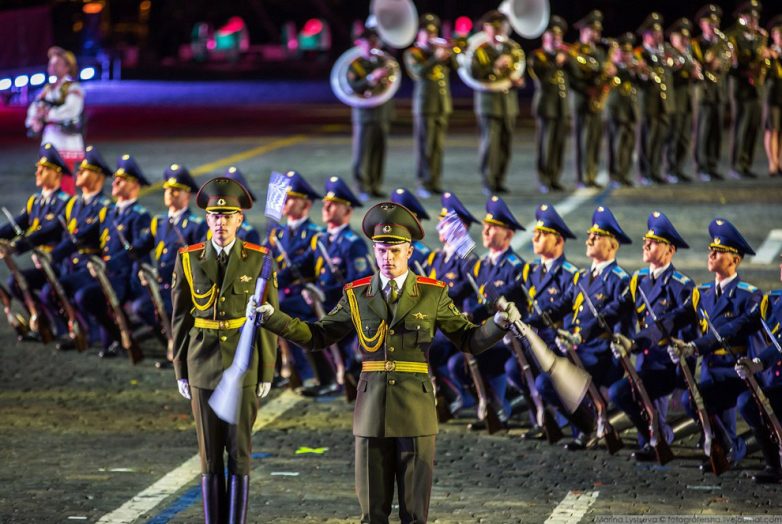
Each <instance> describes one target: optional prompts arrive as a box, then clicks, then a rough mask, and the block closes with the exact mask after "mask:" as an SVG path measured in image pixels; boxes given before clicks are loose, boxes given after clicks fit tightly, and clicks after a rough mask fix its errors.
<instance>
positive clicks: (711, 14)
mask: <svg viewBox="0 0 782 524" xmlns="http://www.w3.org/2000/svg"><path fill="white" fill-rule="evenodd" d="M721 18H722V9H721V8H720V7H719V6H716V5H714V4H706V5H705V6H703V7H701V8H700V9H698V12H697V13H695V19H696V20H704V19H706V20H708V19H711V20H713V21H715V22H719V21H720V19H721Z"/></svg>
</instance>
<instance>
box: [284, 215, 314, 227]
mask: <svg viewBox="0 0 782 524" xmlns="http://www.w3.org/2000/svg"><path fill="white" fill-rule="evenodd" d="M307 218H309V217H306V216H305V217H301V218H299V219H298V220H288V223H287V224H285V225H286V226H288V227H289V228H291V229H294V230H295V229H299V226H300V225H302V224H303V223H304V222H306V221H307Z"/></svg>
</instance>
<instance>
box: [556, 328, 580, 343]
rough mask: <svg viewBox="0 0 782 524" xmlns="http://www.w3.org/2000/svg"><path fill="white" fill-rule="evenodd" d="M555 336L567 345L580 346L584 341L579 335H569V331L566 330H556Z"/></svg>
mask: <svg viewBox="0 0 782 524" xmlns="http://www.w3.org/2000/svg"><path fill="white" fill-rule="evenodd" d="M557 335H558V336H559V337H560V338H561V339H562V340H564V341H566V342H567V343H569V344H571V345H573V346H578V345H579V344H581V343H582V342H583V341H584V340H583V339H582V338H581V333H571V332H570V331H568V330H566V329H558V330H557Z"/></svg>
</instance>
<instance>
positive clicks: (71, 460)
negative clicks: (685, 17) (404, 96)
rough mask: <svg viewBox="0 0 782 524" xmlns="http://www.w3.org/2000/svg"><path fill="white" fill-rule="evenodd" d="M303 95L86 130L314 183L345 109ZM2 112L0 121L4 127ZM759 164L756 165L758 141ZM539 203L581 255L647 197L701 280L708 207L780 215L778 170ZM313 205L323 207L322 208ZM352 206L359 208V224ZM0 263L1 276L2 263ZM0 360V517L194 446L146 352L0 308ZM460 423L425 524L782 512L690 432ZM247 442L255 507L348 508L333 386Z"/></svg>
mask: <svg viewBox="0 0 782 524" xmlns="http://www.w3.org/2000/svg"><path fill="white" fill-rule="evenodd" d="M465 105H466V104H464V103H462V104H461V106H462V107H464V106H465ZM315 107H318V108H320V109H317V111H314V110H313V108H312V107H309V108H308V107H300V108H295V107H293V108H291V107H286V108H284V111H283V110H281V109H280V108H279V107H278V108H263V107H256V108H254V109H253V111H255V112H256V113H257V114H258V115H267V117H265V118H268V120H267V119H264V117H263V116H259V120H258V121H257V126H258V130H257V132H255V133H250V132H248V130H247V128H246V127H243V128H242V132H241V133H237V134H236V135H234V134H231V133H230V126H226V123H225V121H224V118H222V117H223V116H225V114H223V113H221V112H220V109H219V108H218V109H210V110H208V112H205V113H204V114H202V115H200V116H199V117H198V121H199V122H207V123H208V122H210V121H211V122H213V123H214V126H211V127H210V126H208V125H207V127H206V128H204V127H203V126H199V127H198V128H193V129H192V130H190V131H188V129H186V128H183V126H179V127H177V128H176V129H177V132H176V133H171V127H168V124H169V123H168V122H164V123H163V124H165V125H160V126H158V125H156V120H154V116H155V114H154V111H152V112H149V113H144V117H143V118H142V117H140V116H139V115H138V114H136V113H137V110H136V109H132V110H127V109H125V110H123V109H122V108H111V109H110V111H113V112H112V113H103V115H104V116H103V117H102V118H104V122H106V121H107V120H105V119H108V118H109V116H106V115H111V116H112V118H113V117H114V116H116V115H118V114H119V115H125V117H127V118H128V120H129V121H132V122H133V126H129V127H128V129H127V132H126V133H125V134H124V135H123V133H122V129H121V128H122V126H121V125H118V124H117V123H116V122H115V121H113V120H112V125H111V126H106V127H105V128H103V130H102V131H101V128H100V127H97V128H95V131H94V133H93V135H92V136H91V138H90V140H91V141H92V142H94V143H95V144H96V145H98V147H100V149H101V150H102V151H103V153H104V156H106V157H107V158H109V159H113V158H114V157H115V156H117V155H119V154H122V153H125V152H130V153H133V154H134V155H135V156H136V157H137V159H138V161H139V163H140V165H141V166H142V168H143V169H144V170H145V172H146V173H147V174H148V176H149V177H151V178H156V179H157V178H159V177H160V176H161V175H162V172H163V169H164V168H165V166H166V165H167V164H168V163H171V162H178V163H184V164H186V165H187V166H189V167H190V168H191V169H193V170H195V172H197V173H198V174H199V175H200V177H201V180H205V179H206V177H207V176H208V175H214V174H219V173H221V172H222V171H223V170H224V169H225V167H227V166H228V165H230V164H233V163H235V164H236V165H239V166H240V167H241V168H242V169H243V170H244V172H245V173H247V174H249V178H250V181H251V183H252V185H253V187H254V189H255V190H256V192H258V193H260V194H263V193H264V187H265V186H266V183H267V180H268V176H269V172H270V171H271V170H286V169H292V168H293V169H297V170H299V171H300V172H301V173H302V174H304V176H305V177H307V178H308V179H309V180H310V181H311V182H313V184H314V185H315V186H316V187H322V184H323V181H324V180H325V178H326V177H328V176H331V175H341V176H348V173H349V166H350V139H349V132H350V130H349V127H348V126H346V125H345V120H344V119H342V118H343V117H345V116H347V114H346V112H345V111H344V110H343V109H342V108H339V107H336V106H331V105H328V104H326V105H323V106H315ZM403 107H404V106H403ZM106 111H109V109H107V110H106ZM123 111H125V112H124V113H123ZM204 111H207V110H204ZM286 111H287V112H289V117H290V118H283V119H281V118H280V114H281V113H285V112H286ZM318 111H320V113H318V114H312V113H313V112H318ZM114 112H116V113H114ZM0 113H2V112H0ZM16 113H18V111H16V112H15V111H14V110H9V112H7V113H3V114H0V120H2V119H3V118H5V117H7V118H11V119H13V118H16V116H14V115H16ZM8 115H11V116H8ZM268 115H273V116H268ZM471 118H472V115H471V113H470V112H469V111H460V112H459V113H457V115H456V116H455V121H456V123H457V124H456V125H455V127H456V131H455V132H454V133H452V134H451V136H449V139H448V143H447V153H446V159H445V164H446V167H445V173H446V174H445V177H446V186H447V187H448V188H450V189H452V190H453V191H455V192H457V193H458V194H459V195H460V196H461V197H462V199H463V200H464V202H465V203H466V204H467V206H468V207H469V208H470V209H471V210H472V211H473V213H475V214H480V213H481V212H482V207H483V203H484V201H485V199H484V197H483V196H482V195H481V193H480V183H479V178H478V176H477V159H476V151H477V132H476V131H475V130H474V129H473V128H472V127H470V126H471V124H470V121H471V120H470V119H471ZM408 121H409V117H406V116H405V115H404V114H402V115H400V124H399V125H398V126H397V127H396V128H395V134H394V136H393V137H392V138H391V141H390V148H389V154H388V165H387V183H386V187H387V189H392V188H394V187H397V186H400V185H404V186H408V187H412V183H413V179H414V177H413V175H412V168H413V160H412V149H411V147H412V146H411V139H410V137H409V127H407V122H408ZM5 124H7V121H5ZM8 127H9V126H4V125H3V123H2V122H0V128H4V129H7V128H8ZM185 127H186V126H185ZM726 145H727V144H726ZM35 149H36V148H35V146H34V145H33V144H31V143H25V142H22V141H20V140H8V141H3V143H2V144H0V158H2V166H3V175H2V177H3V178H2V182H0V183H2V191H0V205H4V206H7V207H9V208H11V209H12V210H13V209H18V208H19V207H20V206H21V203H22V201H23V198H24V196H25V195H28V194H29V193H30V192H31V191H33V184H32V176H31V173H32V164H33V163H34V161H35V160H36V154H35ZM533 150H534V144H533V132H532V128H531V125H530V122H528V121H521V122H520V123H519V127H518V132H517V135H516V139H515V141H514V159H513V164H512V169H511V173H510V175H509V178H508V185H509V187H510V188H511V189H512V191H513V193H512V195H510V196H509V197H508V199H507V201H508V203H509V204H510V206H511V208H512V209H513V210H514V212H515V213H516V214H517V217H518V218H519V220H520V221H521V222H522V223H529V222H530V221H531V220H532V219H533V210H534V206H535V205H536V204H537V203H539V202H541V201H543V200H544V199H543V198H542V197H541V196H540V195H538V193H537V192H536V183H535V174H534V157H533ZM569 151H570V150H569ZM756 168H757V171H758V172H759V173H764V172H765V171H764V168H763V162H762V152H761V150H760V149H758V157H757V161H756ZM724 170H725V171H727V166H725V169H724ZM572 173H573V172H572V160H571V159H570V158H569V159H568V163H567V167H566V174H565V175H564V177H563V178H564V182H565V183H566V185H569V186H571V188H572V186H573V185H574V176H573V174H572ZM161 200H162V198H161V193H160V191H159V190H153V191H150V192H149V193H147V194H146V195H145V196H144V197H143V203H144V204H145V205H147V206H148V207H149V208H150V209H151V210H153V211H160V210H161ZM545 200H548V201H551V202H553V203H554V204H555V205H561V206H567V207H571V205H572V206H575V207H574V208H573V210H572V211H571V212H570V213H569V214H568V215H567V216H566V220H567V222H568V224H569V225H570V227H571V229H573V230H574V231H576V232H577V234H579V237H580V238H579V240H576V241H574V242H571V245H569V246H568V251H569V257H570V258H571V259H572V260H573V261H574V262H575V263H576V264H584V263H585V262H586V258H585V257H584V253H583V251H584V249H583V243H582V242H583V239H584V236H585V235H584V234H583V232H584V230H585V229H586V228H587V227H588V226H589V219H590V216H591V213H592V211H593V209H594V207H595V206H596V205H599V204H602V205H607V206H609V207H611V209H612V210H613V211H614V212H615V213H616V215H617V216H618V218H619V221H620V222H621V224H622V225H623V227H624V228H625V230H626V231H627V232H628V234H629V235H630V236H631V237H632V238H633V239H640V238H641V236H642V234H643V233H644V231H645V221H646V217H647V215H648V214H649V212H650V211H652V210H655V209H659V210H662V211H664V212H666V213H667V214H668V215H669V217H670V218H671V219H672V220H673V222H674V223H675V224H676V226H677V227H678V228H679V230H680V231H681V232H682V234H683V235H684V237H685V238H686V239H687V240H688V241H689V242H690V244H691V246H692V249H690V250H688V251H683V252H682V253H680V254H679V255H677V259H676V263H677V265H678V266H679V267H680V268H681V269H683V270H684V271H685V272H686V273H688V274H690V275H691V276H693V278H695V279H696V280H699V281H700V280H704V279H708V278H709V275H708V274H707V273H706V272H705V271H704V266H705V246H706V244H707V243H708V236H707V232H706V226H707V224H708V222H709V221H710V220H711V219H712V218H713V217H715V216H717V215H720V216H724V217H726V218H728V219H730V220H731V221H733V222H734V223H735V224H736V225H737V226H738V227H739V229H741V231H742V232H743V233H744V234H745V235H746V236H747V238H748V240H749V241H750V243H751V244H752V245H753V246H755V247H756V248H757V247H758V246H760V245H761V244H762V243H763V242H764V241H765V240H766V237H767V236H768V234H769V231H770V230H771V229H774V228H779V227H780V224H782V206H781V205H780V203H782V181H779V180H773V179H768V178H762V179H759V180H756V181H731V182H721V183H712V184H692V185H687V186H670V187H652V188H633V189H621V190H616V191H608V190H606V191H600V192H573V191H569V192H567V193H563V194H558V195H554V196H549V197H547V198H546V199H545ZM427 207H428V209H429V210H430V211H431V212H432V213H436V212H437V211H438V210H439V204H438V203H437V202H435V201H434V200H430V201H429V202H427ZM314 214H315V216H316V217H318V218H319V206H318V205H316V209H315V213H314ZM359 218H360V217H359V216H356V217H354V223H355V225H356V226H357V225H358V223H359ZM249 220H250V221H251V222H253V223H254V224H255V225H257V226H259V227H263V225H264V219H263V215H262V209H260V208H258V209H254V210H252V211H251V212H250V214H249ZM426 229H427V233H428V234H429V235H430V236H429V238H430V240H432V241H434V239H435V238H436V237H435V236H434V234H433V233H434V225H433V224H432V223H428V224H426ZM477 233H478V231H477V230H474V231H473V234H475V235H477ZM476 239H477V236H476ZM523 240H524V237H519V238H517V245H519V247H520V249H519V251H520V253H521V254H522V255H523V256H525V257H530V256H531V250H530V247H529V244H528V243H524V242H523ZM620 263H621V264H622V265H624V266H625V267H626V268H628V269H636V268H638V267H639V266H640V263H641V262H640V241H638V242H636V243H634V245H632V246H627V247H625V248H623V249H622V250H621V252H620ZM22 265H24V262H22ZM741 273H742V275H743V277H744V278H745V279H746V280H749V281H750V282H753V283H755V284H757V285H758V286H759V287H761V288H763V289H769V288H771V287H778V286H779V285H780V284H779V280H778V279H779V271H778V269H777V263H776V260H774V261H773V262H765V263H752V260H751V259H748V260H746V261H745V262H744V264H743V265H742V268H741ZM0 275H2V276H3V278H4V277H5V271H4V269H3V270H0ZM145 349H146V351H147V354H148V355H149V356H151V357H154V356H155V354H156V353H158V354H159V352H160V349H159V348H157V347H155V346H154V345H147V347H146V348H145ZM0 359H1V360H2V365H0V420H2V424H0V442H2V443H3V445H2V446H0V483H1V484H2V486H3V487H4V489H3V490H1V491H0V522H14V523H16V522H30V523H38V522H74V521H75V522H78V521H87V522H97V521H98V520H99V519H100V518H101V517H102V516H104V515H106V514H109V513H111V512H113V511H114V510H116V509H117V508H119V507H120V506H122V505H123V504H124V503H125V502H126V501H128V500H130V499H131V498H132V497H133V496H134V495H136V494H137V493H139V492H141V491H142V490H145V489H146V488H148V487H149V486H151V485H153V484H155V483H156V482H158V481H159V480H160V479H162V478H165V476H166V475H167V474H168V473H169V472H171V471H172V470H175V469H176V468H178V467H179V466H180V465H182V464H183V463H185V462H186V461H187V460H188V459H190V458H191V457H192V456H193V454H194V453H195V451H196V443H195V432H194V430H193V426H192V422H191V417H190V414H189V407H188V405H187V403H186V402H185V401H183V400H182V399H181V398H180V397H179V396H178V394H177V393H176V388H175V384H174V378H173V374H172V373H171V372H161V371H159V370H156V369H155V368H154V367H153V365H152V360H153V358H149V359H147V360H145V361H144V362H142V363H141V364H140V365H138V366H136V367H131V366H130V365H128V363H127V362H125V361H123V360H117V361H110V362H102V361H99V360H98V359H97V358H95V357H94V356H92V354H74V353H69V354H57V353H55V352H54V350H53V349H51V348H50V347H44V346H41V345H38V344H24V345H23V344H16V343H15V342H14V341H13V337H12V334H11V333H10V331H9V329H8V327H7V326H6V325H5V324H4V323H3V325H1V326H0ZM293 400H297V399H293ZM290 405H292V401H291V398H290V396H289V394H286V395H281V392H279V391H275V392H273V394H272V396H271V399H270V400H269V401H268V403H267V408H266V409H267V410H271V411H274V410H275V409H282V408H281V406H283V407H284V406H290ZM262 411H263V410H262ZM467 415H469V414H467ZM467 422H469V419H464V420H459V421H456V422H451V423H449V424H447V425H445V426H444V427H443V428H442V432H441V435H440V437H439V438H438V455H437V469H436V474H435V478H436V482H435V486H434V492H433V500H432V512H431V520H432V521H433V522H443V523H446V522H447V523H456V522H464V523H468V522H469V523H472V522H487V523H506V522H542V521H544V520H545V519H546V518H548V517H549V516H551V515H552V513H555V515H556V516H557V517H559V518H561V519H564V520H561V521H563V522H576V521H578V519H579V518H581V516H582V515H583V521H594V520H596V519H599V518H601V517H603V516H610V515H628V514H631V515H690V516H696V515H703V516H709V515H739V514H741V515H745V516H746V515H769V514H774V513H776V514H779V515H780V517H779V519H780V520H782V510H780V509H779V507H778V500H779V496H780V493H782V491H781V490H780V487H778V486H777V487H762V488H761V487H756V486H754V485H753V484H752V483H751V482H750V481H749V480H748V479H747V478H746V477H747V475H748V474H749V473H750V472H751V471H752V470H754V469H756V468H757V467H758V466H759V465H760V460H759V458H758V457H757V455H755V456H753V457H750V458H749V459H747V460H746V461H745V462H744V463H743V465H742V467H741V468H740V469H738V470H736V471H730V472H728V473H725V474H724V475H723V476H721V477H720V478H714V477H713V476H711V475H706V476H703V475H702V474H701V473H700V472H699V471H698V469H697V464H698V462H699V459H698V457H697V451H696V450H695V449H694V447H693V445H694V440H693V439H692V438H689V439H687V440H685V441H683V442H682V443H681V444H679V445H677V446H676V447H675V448H674V451H675V453H676V454H677V455H678V456H681V458H680V459H679V460H676V461H675V462H672V463H670V464H669V465H667V466H665V467H656V466H651V467H650V466H640V465H637V464H635V463H634V462H632V461H631V459H630V457H629V449H630V448H631V447H632V441H633V439H634V434H633V433H632V432H627V433H625V434H624V438H625V441H626V443H627V445H628V446H627V447H628V449H626V450H623V451H621V452H620V453H619V454H618V456H615V457H609V456H608V454H607V453H606V452H603V451H590V452H584V453H578V454H569V453H567V452H565V451H564V450H562V449H561V448H560V447H559V446H549V445H547V444H539V443H529V442H523V441H521V440H520V439H519V438H518V435H519V430H513V431H511V433H510V434H509V435H500V436H492V437H489V436H486V435H475V434H471V433H468V432H467V431H466V429H465V428H466V424H467ZM321 447H326V448H328V449H327V450H326V451H325V452H324V453H322V454H314V453H303V454H296V451H297V450H300V448H321ZM254 451H255V452H256V454H257V455H256V457H257V458H256V462H255V468H254V471H253V482H252V487H251V491H252V499H251V520H252V521H253V522H284V523H299V522H346V521H355V520H356V514H357V511H358V508H357V503H356V501H355V495H354V493H353V483H352V479H353V473H352V436H351V433H350V407H349V406H347V405H346V404H345V403H344V402H343V401H342V400H341V399H338V400H334V401H332V402H322V403H315V402H311V401H305V400H301V401H300V402H299V403H295V404H293V407H292V408H291V409H290V410H289V411H287V412H285V413H284V414H283V415H282V416H280V417H279V418H277V419H275V420H272V421H270V422H269V423H268V425H266V426H265V427H264V428H262V429H261V430H260V431H259V432H258V433H257V434H256V435H255V439H254ZM185 477H187V475H185ZM194 481H195V478H194V476H191V477H187V478H185V479H184V481H183V482H182V483H181V488H180V489H174V490H173V491H172V494H171V495H170V496H166V497H163V498H162V500H161V501H160V503H159V504H157V505H155V506H154V507H152V508H150V509H148V510H145V511H143V512H141V513H139V514H138V518H137V519H136V520H135V522H157V523H162V522H169V521H170V522H178V523H179V522H182V523H184V522H196V521H198V519H199V511H200V510H199V504H200V498H199V495H198V494H197V490H195V489H194V488H195V487H196V484H195V482H194ZM569 492H574V493H573V494H571V495H568V493H569ZM148 496H149V493H147V495H145V497H147V498H148ZM104 521H107V522H119V520H111V519H108V520H104Z"/></svg>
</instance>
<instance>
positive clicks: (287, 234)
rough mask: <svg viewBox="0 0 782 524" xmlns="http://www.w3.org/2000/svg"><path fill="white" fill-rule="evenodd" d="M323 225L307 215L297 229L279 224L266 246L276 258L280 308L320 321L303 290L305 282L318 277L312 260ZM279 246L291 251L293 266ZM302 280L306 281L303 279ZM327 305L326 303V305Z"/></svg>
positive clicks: (294, 314)
mask: <svg viewBox="0 0 782 524" xmlns="http://www.w3.org/2000/svg"><path fill="white" fill-rule="evenodd" d="M323 231H324V230H323V228H321V227H320V226H318V225H317V224H315V223H314V222H313V221H312V220H310V219H309V218H307V219H306V220H305V221H304V222H302V223H301V224H299V225H298V226H297V227H296V229H292V228H291V227H290V226H287V227H286V226H280V227H276V228H274V229H272V231H271V232H270V233H269V241H268V242H267V246H268V247H269V248H270V249H271V252H272V254H273V255H274V257H275V259H276V260H277V267H279V268H280V269H279V271H278V272H277V282H278V284H279V289H280V309H281V310H282V311H284V312H285V313H288V314H289V315H292V316H294V317H296V318H303V319H304V320H317V319H316V318H315V314H314V312H313V310H312V307H310V306H309V304H307V303H306V302H305V301H304V298H303V297H302V294H301V291H302V289H304V284H306V283H307V282H313V281H314V280H315V265H314V263H312V261H311V260H312V253H313V249H316V248H317V246H315V245H314V242H315V240H314V239H316V238H318V237H319V235H321V234H322V233H323ZM280 246H282V248H283V249H284V250H285V252H286V253H287V254H288V259H289V261H290V265H288V264H287V263H286V262H285V260H284V258H283V255H282V250H281V249H280ZM302 279H303V281H302ZM324 307H325V306H324Z"/></svg>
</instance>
